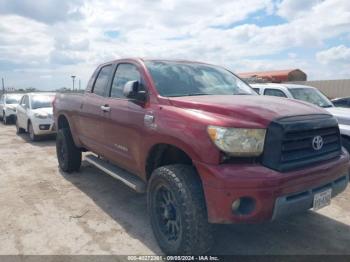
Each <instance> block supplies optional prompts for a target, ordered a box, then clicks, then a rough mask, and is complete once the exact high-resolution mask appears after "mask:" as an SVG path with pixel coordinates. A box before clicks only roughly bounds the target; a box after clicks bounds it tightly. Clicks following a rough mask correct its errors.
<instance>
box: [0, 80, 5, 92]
mask: <svg viewBox="0 0 350 262" xmlns="http://www.w3.org/2000/svg"><path fill="white" fill-rule="evenodd" d="M1 82H2V93H3V94H5V81H4V78H3V77H2V78H1Z"/></svg>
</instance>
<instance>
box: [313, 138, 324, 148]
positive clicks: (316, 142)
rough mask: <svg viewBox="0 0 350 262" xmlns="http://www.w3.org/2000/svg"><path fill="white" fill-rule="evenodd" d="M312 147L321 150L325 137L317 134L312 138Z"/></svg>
mask: <svg viewBox="0 0 350 262" xmlns="http://www.w3.org/2000/svg"><path fill="white" fill-rule="evenodd" d="M312 147H313V149H315V150H320V149H321V148H322V147H323V138H322V137H321V136H315V137H314V138H313V139H312Z"/></svg>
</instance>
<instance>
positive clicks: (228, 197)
mask: <svg viewBox="0 0 350 262" xmlns="http://www.w3.org/2000/svg"><path fill="white" fill-rule="evenodd" d="M195 165H196V168H197V170H198V172H199V174H200V176H201V178H202V183H203V188H204V194H205V199H206V203H207V212H208V219H209V222H211V223H260V222H265V221H270V220H273V219H277V218H279V217H282V216H285V215H288V214H294V213H297V212H301V211H306V210H308V209H310V208H312V201H311V200H312V199H313V196H314V194H315V193H316V192H318V190H321V189H324V188H325V189H326V188H327V187H332V189H333V194H332V197H334V196H336V195H337V194H339V193H340V192H342V191H344V190H345V188H346V186H347V184H348V182H349V155H348V154H347V153H346V152H345V151H343V152H342V154H341V155H340V157H338V158H337V159H334V160H331V161H327V162H323V163H319V164H318V165H316V166H313V167H308V168H303V169H300V170H297V171H290V172H284V173H280V172H278V171H275V170H271V169H269V168H266V167H264V166H261V165H260V164H223V165H207V164H204V163H200V162H195ZM305 192H306V193H305ZM291 196H295V197H294V198H293V197H291ZM297 196H300V197H299V198H298V197H297ZM246 197H248V198H251V199H254V201H255V202H254V209H253V210H252V212H250V213H249V214H244V215H242V214H235V213H234V212H232V203H233V202H234V201H235V200H237V199H238V198H246ZM293 199H294V201H292V200H293ZM287 200H289V201H287Z"/></svg>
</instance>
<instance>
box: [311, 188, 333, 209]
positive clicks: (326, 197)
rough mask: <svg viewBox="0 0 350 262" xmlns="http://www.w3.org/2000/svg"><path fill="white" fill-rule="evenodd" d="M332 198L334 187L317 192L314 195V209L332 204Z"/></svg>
mask: <svg viewBox="0 0 350 262" xmlns="http://www.w3.org/2000/svg"><path fill="white" fill-rule="evenodd" d="M331 199H332V189H331V188H330V189H327V190H325V191H323V192H320V193H317V194H315V196H314V210H318V209H320V208H322V207H325V206H328V205H330V204H331Z"/></svg>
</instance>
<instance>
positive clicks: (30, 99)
mask: <svg viewBox="0 0 350 262" xmlns="http://www.w3.org/2000/svg"><path fill="white" fill-rule="evenodd" d="M54 98H55V93H29V94H25V95H24V96H23V97H22V99H21V102H20V103H19V105H18V106H17V121H16V128H17V133H18V134H20V133H24V132H28V133H29V137H30V139H31V140H32V141H35V140H38V138H39V137H40V136H41V135H49V134H54V133H55V132H56V131H55V127H54V120H53V117H52V101H53V99H54Z"/></svg>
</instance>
